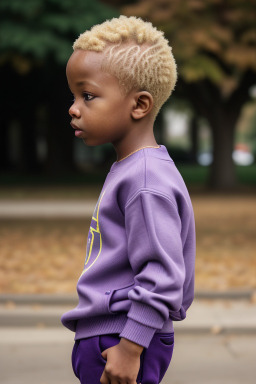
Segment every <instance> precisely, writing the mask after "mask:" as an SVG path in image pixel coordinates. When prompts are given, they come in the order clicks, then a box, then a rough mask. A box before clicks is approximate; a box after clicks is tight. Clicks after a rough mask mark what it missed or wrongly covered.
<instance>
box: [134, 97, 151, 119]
mask: <svg viewBox="0 0 256 384" xmlns="http://www.w3.org/2000/svg"><path fill="white" fill-rule="evenodd" d="M153 105H154V100H153V97H152V95H151V93H149V92H147V91H141V92H136V94H135V95H134V104H133V107H132V111H131V115H132V117H133V118H134V119H136V120H138V119H141V118H142V117H144V116H146V115H147V114H148V113H149V112H150V111H151V110H152V108H153Z"/></svg>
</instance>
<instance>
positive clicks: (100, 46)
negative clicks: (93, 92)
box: [73, 15, 177, 117]
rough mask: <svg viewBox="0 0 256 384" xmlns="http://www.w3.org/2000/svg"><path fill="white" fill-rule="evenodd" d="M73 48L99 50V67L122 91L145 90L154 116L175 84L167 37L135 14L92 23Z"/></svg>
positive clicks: (174, 67)
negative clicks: (95, 23)
mask: <svg viewBox="0 0 256 384" xmlns="http://www.w3.org/2000/svg"><path fill="white" fill-rule="evenodd" d="M73 49H74V50H76V49H82V50H89V51H95V52H103V54H104V60H102V65H101V69H102V70H103V71H105V72H108V73H110V74H112V75H114V76H116V77H117V79H118V80H119V85H120V88H121V89H123V91H124V93H125V94H127V93H128V92H129V91H130V90H131V89H133V88H134V89H138V90H139V91H148V92H149V93H150V94H151V95H152V97H153V99H154V107H153V115H154V117H156V116H157V114H158V112H159V110H160V108H161V107H162V105H163V104H164V102H165V101H166V100H167V99H168V97H169V96H170V95H171V93H172V91H173V89H174V87H175V84H176V81H177V68H176V62H175V59H174V57H173V54H172V48H171V47H170V46H169V44H168V40H167V39H165V37H164V33H163V32H162V31H159V30H157V29H156V28H155V27H153V25H152V24H151V23H150V22H145V21H143V20H142V19H141V18H139V17H138V18H137V17H135V16H131V17H127V16H123V15H121V16H120V17H119V18H113V19H111V20H107V21H105V22H104V23H102V24H97V25H94V26H93V27H92V28H91V30H89V31H85V32H84V33H82V34H81V35H80V36H79V37H78V38H77V39H76V41H75V42H74V44H73Z"/></svg>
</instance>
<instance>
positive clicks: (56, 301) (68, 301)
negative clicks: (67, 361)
mask: <svg viewBox="0 0 256 384" xmlns="http://www.w3.org/2000/svg"><path fill="white" fill-rule="evenodd" d="M255 293H256V292H255V291H254V290H253V289H251V290H230V291H223V292H216V291H198V292H195V300H251V299H252V297H254V295H255ZM6 302H13V303H15V304H17V305H26V304H41V305H71V306H72V305H77V304H78V296H77V294H37V293H36V294H12V293H3V294H0V304H5V303H6Z"/></svg>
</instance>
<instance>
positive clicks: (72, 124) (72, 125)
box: [70, 122, 82, 131]
mask: <svg viewBox="0 0 256 384" xmlns="http://www.w3.org/2000/svg"><path fill="white" fill-rule="evenodd" d="M70 125H71V127H72V128H74V129H78V131H82V129H80V128H78V127H77V126H76V125H75V124H74V123H72V122H71V123H70Z"/></svg>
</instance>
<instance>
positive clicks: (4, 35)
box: [0, 0, 119, 67]
mask: <svg viewBox="0 0 256 384" xmlns="http://www.w3.org/2000/svg"><path fill="white" fill-rule="evenodd" d="M118 15H119V14H118V12H117V11H116V10H114V9H113V8H110V7H109V6H106V5H104V4H102V3H100V2H99V1H98V0H94V1H90V0H75V1H72V0H25V1H20V0H1V2H0V20H1V23H0V64H2V63H4V62H6V61H11V62H13V63H14V64H15V63H16V62H17V60H16V61H15V58H16V59H17V55H18V56H19V57H20V56H21V57H23V58H25V59H26V60H29V61H30V64H31V65H33V64H35V63H40V62H44V61H45V60H49V59H50V60H53V61H55V62H56V63H57V64H64V63H65V62H66V61H67V59H68V57H69V55H70V54H71V52H72V44H73V41H74V40H75V39H76V38H77V37H78V36H79V34H80V33H82V32H84V31H85V30H86V29H90V28H91V27H92V26H93V25H94V24H99V23H101V22H103V21H105V20H106V19H110V18H112V17H114V16H118ZM28 67H29V66H28Z"/></svg>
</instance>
